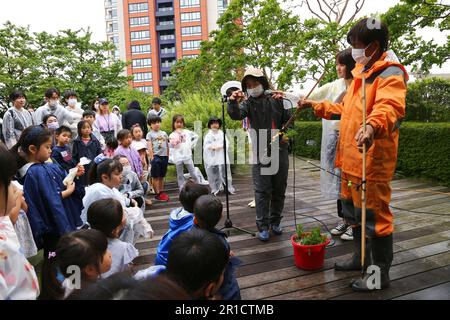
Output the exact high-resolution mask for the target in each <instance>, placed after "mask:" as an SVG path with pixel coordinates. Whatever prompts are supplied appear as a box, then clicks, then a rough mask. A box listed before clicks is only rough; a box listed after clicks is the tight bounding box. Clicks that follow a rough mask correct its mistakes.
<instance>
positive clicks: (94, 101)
mask: <svg viewBox="0 0 450 320" xmlns="http://www.w3.org/2000/svg"><path fill="white" fill-rule="evenodd" d="M96 102H100V99H99V98H95V99H94V100H92V103H91V109H92V111H94V113H95V112H96V111H97V109H95V103H96ZM99 107H100V106H99Z"/></svg>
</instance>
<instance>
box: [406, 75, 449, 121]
mask: <svg viewBox="0 0 450 320" xmlns="http://www.w3.org/2000/svg"><path fill="white" fill-rule="evenodd" d="M405 120H406V121H425V122H446V121H450V81H449V80H445V79H440V78H430V79H424V80H420V81H416V82H413V83H411V84H408V94H407V96H406V118H405Z"/></svg>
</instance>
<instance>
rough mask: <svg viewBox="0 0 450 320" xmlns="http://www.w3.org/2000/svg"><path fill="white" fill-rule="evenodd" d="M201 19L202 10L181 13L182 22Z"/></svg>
mask: <svg viewBox="0 0 450 320" xmlns="http://www.w3.org/2000/svg"><path fill="white" fill-rule="evenodd" d="M190 21H200V12H187V13H182V14H181V22H190Z"/></svg>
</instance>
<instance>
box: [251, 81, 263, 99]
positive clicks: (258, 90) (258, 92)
mask: <svg viewBox="0 0 450 320" xmlns="http://www.w3.org/2000/svg"><path fill="white" fill-rule="evenodd" d="M263 93H264V88H263V86H262V84H260V85H259V86H257V87H256V88H253V89H247V94H248V95H249V96H251V97H253V98H258V97H259V96H260V95H262V94H263Z"/></svg>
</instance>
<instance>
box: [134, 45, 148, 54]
mask: <svg viewBox="0 0 450 320" xmlns="http://www.w3.org/2000/svg"><path fill="white" fill-rule="evenodd" d="M150 52H151V50H150V45H149V44H141V45H137V46H131V53H132V54H140V53H150Z"/></svg>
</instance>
